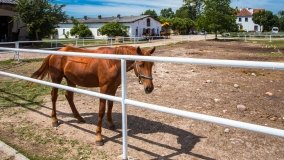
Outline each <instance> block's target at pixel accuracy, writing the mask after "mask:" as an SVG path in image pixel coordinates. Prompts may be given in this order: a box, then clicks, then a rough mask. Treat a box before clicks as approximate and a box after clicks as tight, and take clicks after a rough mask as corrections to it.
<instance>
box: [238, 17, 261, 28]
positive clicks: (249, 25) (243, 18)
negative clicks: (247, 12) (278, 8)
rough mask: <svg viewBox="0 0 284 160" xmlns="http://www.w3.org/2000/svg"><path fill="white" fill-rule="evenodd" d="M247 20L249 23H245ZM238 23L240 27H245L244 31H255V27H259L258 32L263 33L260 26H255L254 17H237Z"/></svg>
mask: <svg viewBox="0 0 284 160" xmlns="http://www.w3.org/2000/svg"><path fill="white" fill-rule="evenodd" d="M239 18H241V22H240V21H239ZM246 18H247V20H248V21H247V22H246V21H245V19H246ZM236 23H237V24H238V25H239V26H240V25H242V26H243V30H244V31H247V32H249V31H255V28H254V27H255V26H257V30H256V31H257V32H260V31H262V27H261V26H260V25H258V24H255V23H254V22H253V20H252V16H249V17H237V19H236ZM239 29H240V27H239Z"/></svg>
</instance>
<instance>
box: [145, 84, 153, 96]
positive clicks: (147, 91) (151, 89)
mask: <svg viewBox="0 0 284 160" xmlns="http://www.w3.org/2000/svg"><path fill="white" fill-rule="evenodd" d="M153 90H154V87H153V86H152V87H149V86H147V87H146V88H144V91H145V93H146V94H150V93H152V91H153Z"/></svg>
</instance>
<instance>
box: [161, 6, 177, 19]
mask: <svg viewBox="0 0 284 160" xmlns="http://www.w3.org/2000/svg"><path fill="white" fill-rule="evenodd" d="M174 16H175V13H174V12H173V10H172V8H165V9H162V10H161V12H160V17H162V18H173V17H174Z"/></svg>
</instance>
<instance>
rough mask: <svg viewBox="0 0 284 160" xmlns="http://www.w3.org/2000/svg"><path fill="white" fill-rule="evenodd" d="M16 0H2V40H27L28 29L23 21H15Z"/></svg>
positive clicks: (0, 13)
mask: <svg viewBox="0 0 284 160" xmlns="http://www.w3.org/2000/svg"><path fill="white" fill-rule="evenodd" d="M16 4H17V3H16V0H0V42H7V41H17V40H25V39H26V38H27V35H28V33H27V31H26V27H25V25H24V24H23V23H22V22H21V21H14V20H13V17H14V16H15V15H16V11H15V8H16Z"/></svg>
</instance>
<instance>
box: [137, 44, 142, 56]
mask: <svg viewBox="0 0 284 160" xmlns="http://www.w3.org/2000/svg"><path fill="white" fill-rule="evenodd" d="M136 52H137V54H138V55H143V53H142V51H141V48H140V47H139V46H138V47H137V49H136Z"/></svg>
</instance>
